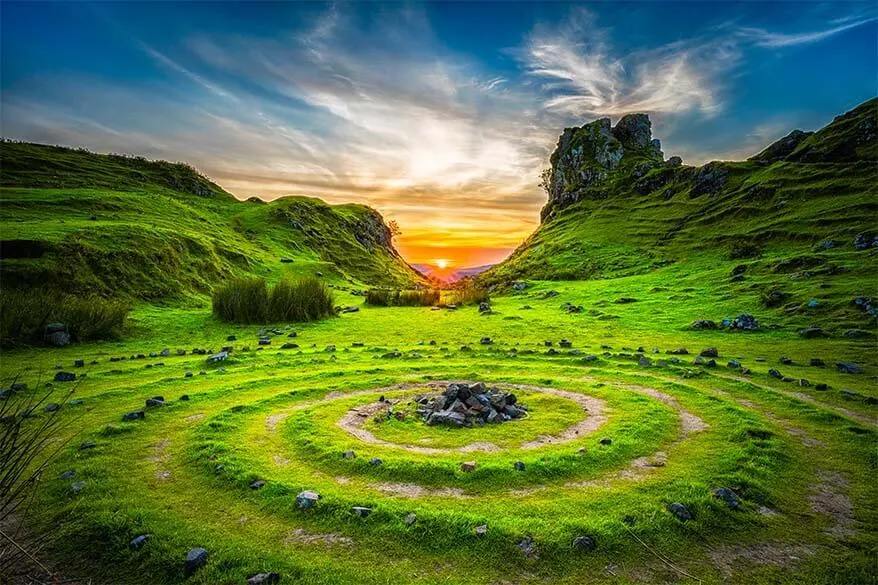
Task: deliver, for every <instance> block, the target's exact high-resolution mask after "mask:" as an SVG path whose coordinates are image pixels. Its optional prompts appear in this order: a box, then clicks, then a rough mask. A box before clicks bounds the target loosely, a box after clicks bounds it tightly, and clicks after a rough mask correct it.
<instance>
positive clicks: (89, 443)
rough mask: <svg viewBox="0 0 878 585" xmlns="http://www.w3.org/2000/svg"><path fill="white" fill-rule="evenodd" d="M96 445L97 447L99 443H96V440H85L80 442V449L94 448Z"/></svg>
mask: <svg viewBox="0 0 878 585" xmlns="http://www.w3.org/2000/svg"><path fill="white" fill-rule="evenodd" d="M95 447H97V443H95V442H94V441H85V442H84V443H80V444H79V450H80V451H84V450H86V449H94V448H95Z"/></svg>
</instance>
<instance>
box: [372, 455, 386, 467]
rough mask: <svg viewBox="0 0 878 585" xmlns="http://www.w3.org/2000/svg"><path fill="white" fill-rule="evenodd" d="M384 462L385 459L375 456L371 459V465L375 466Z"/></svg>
mask: <svg viewBox="0 0 878 585" xmlns="http://www.w3.org/2000/svg"><path fill="white" fill-rule="evenodd" d="M383 463H384V461H383V460H381V459H380V458H378V457H373V458H372V459H370V460H369V465H371V466H373V467H378V466H379V465H381V464H383Z"/></svg>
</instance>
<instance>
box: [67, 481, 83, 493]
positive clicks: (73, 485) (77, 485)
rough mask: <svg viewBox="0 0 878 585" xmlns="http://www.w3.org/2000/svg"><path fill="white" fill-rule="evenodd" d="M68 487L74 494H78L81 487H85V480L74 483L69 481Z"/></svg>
mask: <svg viewBox="0 0 878 585" xmlns="http://www.w3.org/2000/svg"><path fill="white" fill-rule="evenodd" d="M70 489H71V490H72V491H73V493H74V494H78V493H79V492H81V491H82V490H83V489H85V482H84V481H77V482H76V483H71V484H70Z"/></svg>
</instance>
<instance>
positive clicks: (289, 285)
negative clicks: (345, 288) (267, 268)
mask: <svg viewBox="0 0 878 585" xmlns="http://www.w3.org/2000/svg"><path fill="white" fill-rule="evenodd" d="M333 312H334V308H333V298H332V293H331V292H330V291H329V289H328V288H327V287H326V285H325V284H323V281H321V280H320V279H318V278H314V277H313V276H310V277H308V278H303V279H301V280H298V281H292V280H287V279H285V280H282V281H280V282H279V283H277V284H276V285H274V288H272V289H271V295H270V298H269V300H268V315H269V318H270V319H271V320H272V321H317V320H319V319H322V318H324V317H326V316H328V315H331V314H332V313H333Z"/></svg>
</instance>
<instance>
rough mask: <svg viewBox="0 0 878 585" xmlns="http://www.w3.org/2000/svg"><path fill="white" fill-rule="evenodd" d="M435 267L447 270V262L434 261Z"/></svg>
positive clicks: (443, 260)
mask: <svg viewBox="0 0 878 585" xmlns="http://www.w3.org/2000/svg"><path fill="white" fill-rule="evenodd" d="M436 266H438V267H439V268H448V260H445V259H443V258H440V259H439V260H436Z"/></svg>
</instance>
